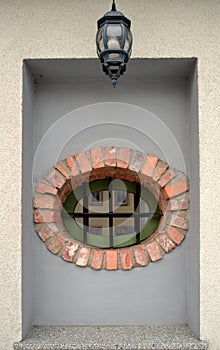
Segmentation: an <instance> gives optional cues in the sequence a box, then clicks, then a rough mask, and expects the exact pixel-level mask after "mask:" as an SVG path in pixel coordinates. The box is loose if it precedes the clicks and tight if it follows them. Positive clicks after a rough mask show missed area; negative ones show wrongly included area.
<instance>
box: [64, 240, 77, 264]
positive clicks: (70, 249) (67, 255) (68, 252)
mask: <svg viewBox="0 0 220 350" xmlns="http://www.w3.org/2000/svg"><path fill="white" fill-rule="evenodd" d="M78 248H79V244H77V243H74V242H70V243H68V244H67V246H66V248H65V249H64V252H63V254H62V255H61V257H62V258H63V259H64V260H66V261H72V260H73V258H74V255H75V254H76V252H77V250H78Z"/></svg>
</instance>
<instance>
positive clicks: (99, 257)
mask: <svg viewBox="0 0 220 350" xmlns="http://www.w3.org/2000/svg"><path fill="white" fill-rule="evenodd" d="M103 257H104V251H103V250H101V249H99V250H96V249H95V250H94V254H93V258H92V263H91V268H92V269H94V270H100V269H101V268H102V262H103Z"/></svg>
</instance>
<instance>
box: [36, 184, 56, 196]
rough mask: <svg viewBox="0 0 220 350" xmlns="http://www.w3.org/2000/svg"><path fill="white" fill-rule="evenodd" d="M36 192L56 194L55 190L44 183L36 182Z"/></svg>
mask: <svg viewBox="0 0 220 350" xmlns="http://www.w3.org/2000/svg"><path fill="white" fill-rule="evenodd" d="M36 192H39V193H48V194H54V195H55V194H57V188H55V187H53V186H51V185H49V184H47V183H46V182H38V184H37V187H36Z"/></svg>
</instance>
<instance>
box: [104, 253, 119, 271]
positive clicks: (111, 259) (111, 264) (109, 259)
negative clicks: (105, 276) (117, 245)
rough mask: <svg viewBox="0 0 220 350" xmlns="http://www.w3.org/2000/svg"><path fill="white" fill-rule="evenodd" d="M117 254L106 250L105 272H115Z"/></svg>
mask: <svg viewBox="0 0 220 350" xmlns="http://www.w3.org/2000/svg"><path fill="white" fill-rule="evenodd" d="M117 268H118V253H117V251H116V250H106V270H117Z"/></svg>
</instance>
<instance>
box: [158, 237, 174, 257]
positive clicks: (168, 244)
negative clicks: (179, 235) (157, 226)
mask: <svg viewBox="0 0 220 350" xmlns="http://www.w3.org/2000/svg"><path fill="white" fill-rule="evenodd" d="M156 240H157V242H158V243H159V244H160V245H161V247H162V248H163V249H164V250H165V252H167V253H169V252H170V251H171V250H173V249H174V248H175V244H174V243H173V242H172V241H171V240H170V239H169V238H168V237H167V235H166V234H161V235H159V236H158V237H157V238H156Z"/></svg>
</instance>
